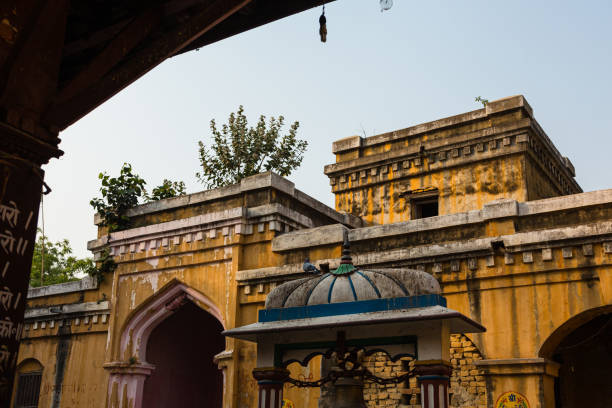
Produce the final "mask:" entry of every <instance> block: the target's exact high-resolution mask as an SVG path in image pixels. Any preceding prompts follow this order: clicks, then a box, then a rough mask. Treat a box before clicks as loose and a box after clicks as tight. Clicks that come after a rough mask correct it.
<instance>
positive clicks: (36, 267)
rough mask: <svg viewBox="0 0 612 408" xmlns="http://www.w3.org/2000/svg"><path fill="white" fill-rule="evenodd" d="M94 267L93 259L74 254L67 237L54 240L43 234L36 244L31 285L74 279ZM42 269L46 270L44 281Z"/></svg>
mask: <svg viewBox="0 0 612 408" xmlns="http://www.w3.org/2000/svg"><path fill="white" fill-rule="evenodd" d="M39 232H40V231H39ZM93 267H94V262H93V259H91V258H77V257H76V256H74V255H73V254H72V247H71V246H70V242H68V240H67V239H62V240H60V241H57V242H53V241H49V240H48V239H46V237H44V236H43V235H42V234H41V235H39V237H38V240H37V241H36V243H35V245H34V256H33V257H32V273H31V274H30V286H33V287H37V286H41V285H54V284H56V283H64V282H70V281H74V280H77V279H79V278H80V277H82V276H83V275H85V274H86V273H89V271H90V270H91V269H92V268H93ZM41 270H44V274H43V279H42V281H41V278H40V273H41Z"/></svg>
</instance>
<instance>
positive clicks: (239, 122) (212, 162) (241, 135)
mask: <svg viewBox="0 0 612 408" xmlns="http://www.w3.org/2000/svg"><path fill="white" fill-rule="evenodd" d="M284 123H285V118H284V117H282V116H279V117H278V119H276V118H274V117H271V118H270V120H269V122H268V124H267V125H266V117H265V116H263V115H261V116H260V117H259V121H258V122H257V125H256V126H255V127H248V123H247V118H246V116H245V115H244V108H243V107H242V105H240V107H239V108H238V111H237V112H235V113H234V112H232V113H231V114H230V116H229V120H228V123H227V124H224V125H223V126H222V127H221V129H218V128H217V124H216V122H215V120H214V119H213V120H211V121H210V129H211V131H212V136H213V142H212V144H211V146H210V147H206V146H205V145H204V143H203V142H198V144H199V147H200V148H199V156H200V157H199V159H200V165H201V166H202V171H201V173H196V177H197V178H198V179H199V180H200V182H202V183H204V184H205V185H206V187H207V188H215V187H223V186H227V185H230V184H234V183H238V182H239V181H240V180H242V179H243V178H245V177H249V176H252V175H255V174H258V173H262V172H264V171H274V172H276V173H278V174H280V175H281V176H288V175H289V174H291V172H292V171H293V170H295V169H296V168H298V167H299V166H300V164H301V163H302V159H303V155H304V151H305V150H306V147H307V146H308V142H306V141H305V140H299V139H298V138H297V130H298V128H299V126H300V124H299V122H295V123H293V124H292V125H291V126H290V128H289V132H288V133H286V134H284V135H281V134H280V132H281V129H282V127H283V125H284Z"/></svg>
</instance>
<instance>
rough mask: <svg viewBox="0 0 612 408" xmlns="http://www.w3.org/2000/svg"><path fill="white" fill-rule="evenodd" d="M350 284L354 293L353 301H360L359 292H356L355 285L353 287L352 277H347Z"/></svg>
mask: <svg viewBox="0 0 612 408" xmlns="http://www.w3.org/2000/svg"><path fill="white" fill-rule="evenodd" d="M347 278H348V281H349V284H350V285H351V290H352V291H353V299H355V300H358V299H357V292H355V285H353V280H352V279H351V277H350V276H347Z"/></svg>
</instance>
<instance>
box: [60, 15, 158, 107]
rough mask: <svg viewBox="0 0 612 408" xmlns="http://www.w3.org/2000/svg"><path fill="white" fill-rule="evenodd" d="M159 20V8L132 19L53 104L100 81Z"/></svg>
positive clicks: (63, 90) (63, 100) (61, 92)
mask: <svg viewBox="0 0 612 408" xmlns="http://www.w3.org/2000/svg"><path fill="white" fill-rule="evenodd" d="M161 18H162V11H161V9H160V8H154V9H149V10H147V11H145V12H144V13H142V14H141V15H139V16H138V17H136V18H134V19H133V20H132V22H131V23H129V24H128V25H127V26H126V27H125V28H124V29H123V30H122V31H121V32H120V33H119V34H118V35H117V36H116V37H115V38H113V39H112V40H111V42H110V43H109V44H108V45H107V46H106V47H105V48H104V50H102V52H100V53H99V54H98V55H97V56H96V57H95V58H94V59H93V60H92V61H91V62H90V63H89V64H88V65H87V67H86V68H85V69H83V70H82V71H81V72H79V73H78V74H77V75H76V76H75V77H74V78H73V79H72V80H71V81H70V82H69V83H68V84H67V85H66V86H65V87H64V88H63V89H61V90H60V91H59V93H58V94H57V96H56V97H55V101H54V102H55V103H62V102H65V101H67V100H68V99H70V98H73V97H74V96H75V95H77V94H78V93H80V92H82V91H83V90H85V89H86V88H87V87H89V86H90V85H91V84H93V83H95V82H96V81H98V80H100V79H101V78H102V77H103V76H104V75H105V74H106V73H107V72H108V71H110V70H111V69H112V68H113V67H114V66H115V65H117V64H118V63H119V62H120V61H121V60H122V59H124V58H125V56H126V55H127V54H128V53H129V52H130V51H132V49H134V47H136V45H138V44H139V43H140V42H141V41H142V40H143V39H144V38H145V37H146V36H147V35H149V33H150V32H151V31H152V30H153V29H154V28H156V27H157V25H158V24H159V22H160V21H161Z"/></svg>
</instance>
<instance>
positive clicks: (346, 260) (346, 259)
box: [332, 230, 357, 275]
mask: <svg viewBox="0 0 612 408" xmlns="http://www.w3.org/2000/svg"><path fill="white" fill-rule="evenodd" d="M356 270H357V268H355V266H354V265H353V258H352V257H351V243H350V242H349V238H348V230H344V242H343V244H342V258H340V266H338V269H334V270H333V271H332V273H333V274H334V275H346V274H349V273H353V272H354V271H356Z"/></svg>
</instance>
